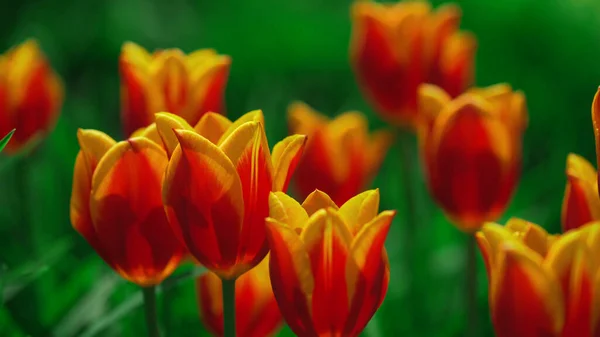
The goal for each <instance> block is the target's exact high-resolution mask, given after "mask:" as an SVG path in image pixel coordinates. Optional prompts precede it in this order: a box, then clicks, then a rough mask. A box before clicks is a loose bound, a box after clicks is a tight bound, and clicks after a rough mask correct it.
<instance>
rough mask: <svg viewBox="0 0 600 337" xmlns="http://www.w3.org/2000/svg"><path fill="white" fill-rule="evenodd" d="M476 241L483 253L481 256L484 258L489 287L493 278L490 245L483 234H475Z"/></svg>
mask: <svg viewBox="0 0 600 337" xmlns="http://www.w3.org/2000/svg"><path fill="white" fill-rule="evenodd" d="M475 239H476V240H477V246H478V247H479V251H480V252H481V256H482V257H483V263H484V264H485V272H486V274H487V278H488V287H489V284H490V280H491V276H492V268H493V267H492V264H491V263H492V261H491V258H490V254H491V250H492V249H491V248H490V244H489V242H488V241H487V239H486V238H485V235H483V233H482V232H477V233H475Z"/></svg>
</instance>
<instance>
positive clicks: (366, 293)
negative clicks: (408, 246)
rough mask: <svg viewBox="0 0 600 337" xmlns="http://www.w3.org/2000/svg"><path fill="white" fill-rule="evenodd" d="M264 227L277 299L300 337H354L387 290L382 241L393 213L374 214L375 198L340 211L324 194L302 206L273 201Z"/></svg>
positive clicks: (280, 196)
mask: <svg viewBox="0 0 600 337" xmlns="http://www.w3.org/2000/svg"><path fill="white" fill-rule="evenodd" d="M269 207H270V213H269V214H270V217H269V218H268V219H267V224H268V229H269V230H268V233H269V234H268V238H269V243H270V246H271V255H270V258H271V260H270V275H271V284H272V286H273V292H274V293H275V299H276V300H277V304H279V309H280V310H281V314H282V315H283V318H284V319H285V320H286V322H287V324H288V325H289V327H290V328H291V329H292V331H293V332H294V333H296V335H298V336H358V335H359V334H360V332H361V331H362V330H363V329H364V327H365V326H366V325H367V323H368V322H369V320H370V319H371V317H372V316H373V314H374V313H375V311H376V310H377V309H378V308H379V306H380V305H381V303H382V301H383V299H384V297H385V294H386V291H387V286H388V282H389V264H388V260H387V255H386V252H385V249H384V241H385V239H386V236H387V233H388V230H389V228H390V225H391V223H392V219H393V218H394V215H395V211H384V212H381V213H379V214H378V209H379V190H370V191H366V192H363V193H361V194H359V195H357V196H355V197H353V198H351V199H350V200H348V201H347V202H346V203H345V204H343V205H342V206H341V207H340V208H338V207H337V206H336V204H335V203H334V202H333V201H332V200H331V198H329V196H328V195H327V194H325V193H323V192H321V191H318V190H317V191H315V192H314V193H312V194H311V195H309V196H308V197H307V198H306V200H305V201H304V202H303V203H302V205H300V204H299V203H298V202H296V201H295V200H294V199H292V198H290V197H289V196H287V195H286V194H284V193H281V192H275V193H271V196H270V199H269Z"/></svg>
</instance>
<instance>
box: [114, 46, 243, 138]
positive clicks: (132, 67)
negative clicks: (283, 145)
mask: <svg viewBox="0 0 600 337" xmlns="http://www.w3.org/2000/svg"><path fill="white" fill-rule="evenodd" d="M230 64H231V59H230V57H229V56H226V55H218V54H217V53H216V51H214V50H212V49H200V50H197V51H195V52H192V53H190V54H188V55H185V54H184V53H183V52H182V51H181V50H179V49H165V50H158V51H155V52H154V53H153V54H150V53H148V52H147V51H146V50H145V49H144V48H142V47H140V46H138V45H136V44H135V43H132V42H126V43H125V44H123V48H122V51H121V56H120V59H119V71H120V74H121V115H122V120H123V127H124V131H125V134H126V135H130V134H131V133H133V132H134V131H135V130H137V129H139V128H141V127H144V126H147V125H149V124H151V123H152V122H153V121H154V114H155V113H157V112H160V111H170V112H172V113H175V114H177V115H179V116H181V117H182V118H184V119H185V120H186V121H187V122H188V123H190V124H192V125H193V124H196V123H197V122H198V120H199V119H200V117H202V115H203V114H204V113H206V112H208V111H213V112H219V113H224V106H223V95H224V91H225V86H226V84H227V78H228V76H229V67H230Z"/></svg>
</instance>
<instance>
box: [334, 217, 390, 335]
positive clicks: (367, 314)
mask: <svg viewBox="0 0 600 337" xmlns="http://www.w3.org/2000/svg"><path fill="white" fill-rule="evenodd" d="M395 215H396V212H395V211H385V212H382V213H381V214H379V215H378V216H377V217H376V218H374V219H372V220H371V221H370V222H369V223H367V224H365V225H364V226H363V228H362V229H361V230H360V232H359V233H358V234H357V235H356V237H355V238H354V240H353V242H352V248H351V256H352V258H351V259H350V260H349V261H348V265H347V269H346V283H347V287H348V299H349V301H350V310H349V314H348V317H347V319H346V322H347V323H346V326H345V328H344V335H346V336H354V335H357V334H359V333H360V332H361V331H362V330H363V329H364V327H365V326H366V325H367V323H368V322H369V320H370V319H371V317H373V314H375V311H377V308H379V306H380V305H381V303H382V302H383V299H384V297H385V294H386V292H387V287H388V282H389V278H390V275H389V272H390V271H389V263H388V261H387V258H386V254H385V249H384V243H385V239H386V237H387V234H388V232H389V229H390V226H391V224H392V220H393V218H394V216H395Z"/></svg>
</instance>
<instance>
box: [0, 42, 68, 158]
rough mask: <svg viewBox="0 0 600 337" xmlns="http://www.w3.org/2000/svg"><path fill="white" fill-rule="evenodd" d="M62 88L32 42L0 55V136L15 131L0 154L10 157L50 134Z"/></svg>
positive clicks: (59, 106) (59, 103) (59, 104)
mask: <svg viewBox="0 0 600 337" xmlns="http://www.w3.org/2000/svg"><path fill="white" fill-rule="evenodd" d="M63 96H64V93H63V86H62V82H61V80H60V78H59V77H58V75H57V74H56V73H55V72H54V70H52V68H51V67H50V64H49V63H48V61H47V60H46V58H45V57H44V54H43V53H42V51H41V50H40V47H39V45H38V43H37V42H36V41H35V40H27V41H25V42H23V43H22V44H20V45H18V46H16V47H13V48H11V49H10V50H8V51H7V52H6V53H5V54H3V55H0V135H2V136H4V135H6V134H7V133H8V132H10V131H11V130H13V129H16V131H15V133H14V135H13V137H12V140H11V141H10V143H8V144H7V145H6V148H5V149H4V153H6V154H9V155H10V154H14V153H16V152H18V151H19V150H21V149H23V148H24V147H25V146H27V145H29V144H30V143H32V142H34V141H36V140H38V139H41V138H43V137H45V136H46V135H47V134H48V133H49V132H51V131H52V129H53V128H54V125H55V124H56V121H57V119H58V116H59V113H60V109H61V106H62V103H63Z"/></svg>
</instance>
